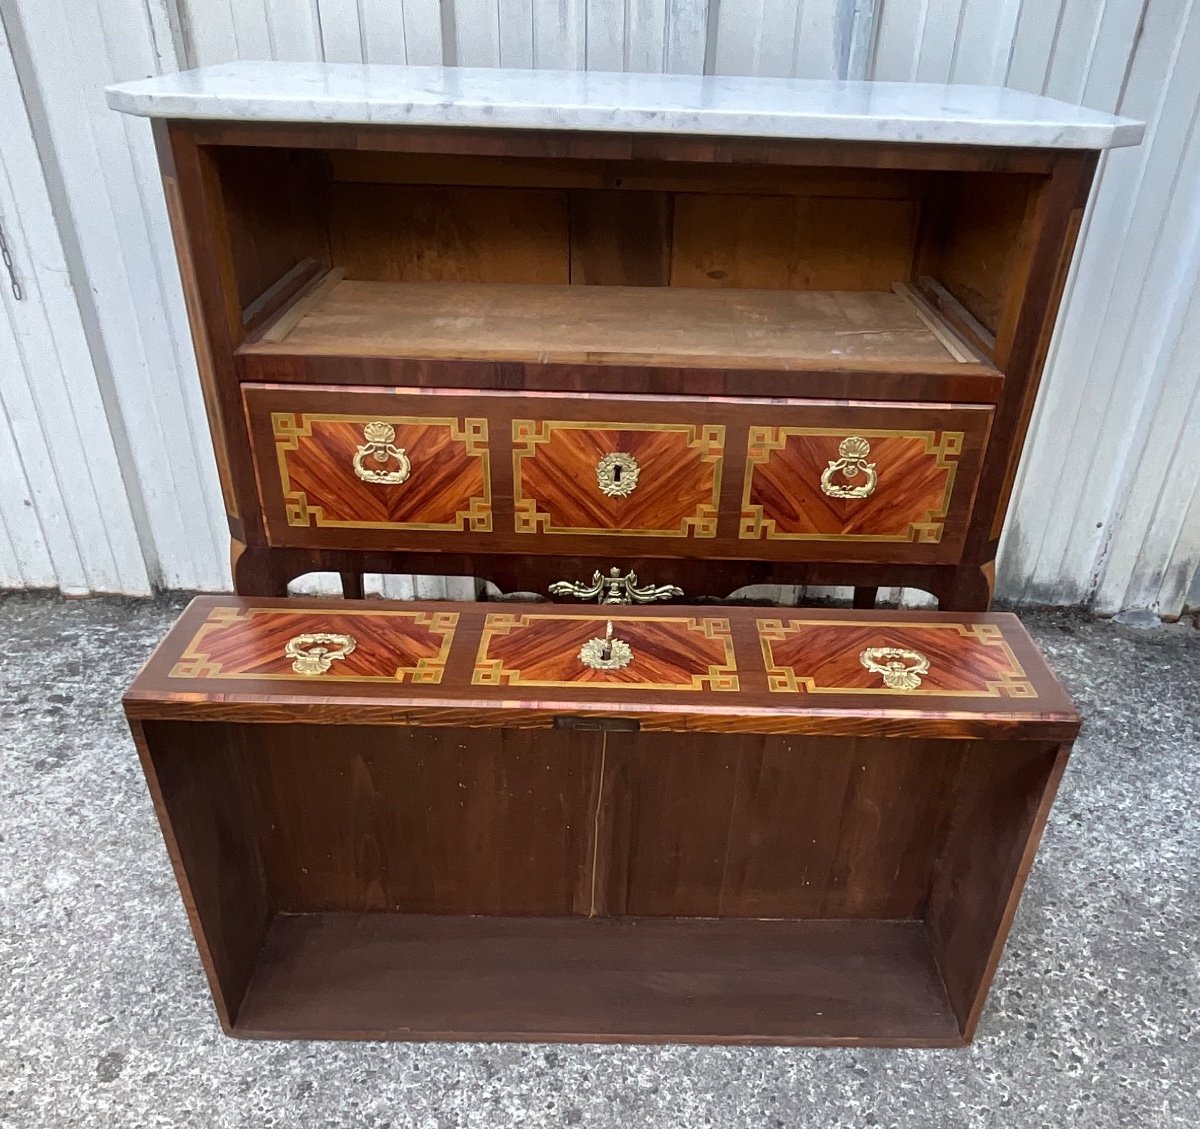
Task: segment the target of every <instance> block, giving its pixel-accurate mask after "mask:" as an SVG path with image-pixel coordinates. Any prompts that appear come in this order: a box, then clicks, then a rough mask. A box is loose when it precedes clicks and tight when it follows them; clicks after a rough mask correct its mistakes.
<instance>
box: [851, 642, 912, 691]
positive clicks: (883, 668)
mask: <svg viewBox="0 0 1200 1129" xmlns="http://www.w3.org/2000/svg"><path fill="white" fill-rule="evenodd" d="M858 661H859V662H860V663H862V665H863V666H865V667H866V668H867V670H869V671H871V673H872V674H882V675H883V684H884V685H885V686H887V687H888V688H889V689H891V690H915V689H916V688H917V687H918V686H920V685H921V675H923V674H928V673H929V660H928V659H927V658H926V657H925V656H924V655H923V654H921V652H920V651H905V650H901V649H900V648H899V647H868V648H867V649H866V650H865V651H863V653H862V654H861V655H859V656H858Z"/></svg>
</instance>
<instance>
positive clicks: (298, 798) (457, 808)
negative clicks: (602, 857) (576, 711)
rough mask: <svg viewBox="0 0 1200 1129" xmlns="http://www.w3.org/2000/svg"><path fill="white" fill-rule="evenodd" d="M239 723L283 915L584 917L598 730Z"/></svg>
mask: <svg viewBox="0 0 1200 1129" xmlns="http://www.w3.org/2000/svg"><path fill="white" fill-rule="evenodd" d="M236 728H238V730H239V733H238V740H239V743H240V747H241V750H242V755H243V757H244V761H245V771H246V774H247V776H248V778H249V779H250V780H251V781H252V782H253V790H254V792H255V794H256V796H257V814H256V827H255V832H256V836H257V838H258V841H259V843H260V845H261V850H262V855H263V860H264V866H265V869H266V874H267V880H268V882H269V884H270V887H271V891H272V899H273V901H274V904H275V905H276V907H277V908H278V909H279V910H280V911H282V912H289V913H312V912H320V911H327V910H347V911H371V912H392V913H459V914H479V913H491V914H586V913H588V912H589V910H590V908H591V884H592V873H593V863H592V847H593V841H594V840H593V835H592V831H591V823H592V819H593V817H594V813H595V809H596V798H597V793H598V788H599V782H600V738H601V735H600V734H599V733H595V732H591V733H588V732H575V731H569V730H563V731H558V732H555V731H545V730H543V731H536V730H506V729H500V730H488V729H421V728H395V729H379V728H372V727H367V726H354V725H350V726H345V727H339V728H337V729H336V730H335V729H329V728H326V727H324V726H304V725H288V726H284V727H282V728H278V727H275V726H240V727H236Z"/></svg>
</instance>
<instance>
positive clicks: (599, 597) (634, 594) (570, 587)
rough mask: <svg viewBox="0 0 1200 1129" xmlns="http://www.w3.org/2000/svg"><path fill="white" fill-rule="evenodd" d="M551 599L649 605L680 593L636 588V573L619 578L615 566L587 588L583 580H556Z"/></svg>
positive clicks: (597, 575)
mask: <svg viewBox="0 0 1200 1129" xmlns="http://www.w3.org/2000/svg"><path fill="white" fill-rule="evenodd" d="M550 595H551V596H574V597H575V598H576V599H578V600H595V601H596V602H597V603H600V604H652V603H654V601H655V600H669V599H671V597H672V596H682V595H683V589H682V588H678V587H676V586H675V585H674V584H639V583H638V578H637V573H636V572H633V571H630V572H627V573H626V574H625V575H624V576H622V575H621V571H620V569H618V568H617V567H616V566H614V567H612V568H610V569H609V570H608V575H607V576H604V575H603V574H602V573H601V572H600V570H599V569H597V570H596V571H595V573H593V574H592V582H591V583H590V584H587V583H585V582H584V581H582V580H556V581H555V582H554V583H553V584H551V585H550Z"/></svg>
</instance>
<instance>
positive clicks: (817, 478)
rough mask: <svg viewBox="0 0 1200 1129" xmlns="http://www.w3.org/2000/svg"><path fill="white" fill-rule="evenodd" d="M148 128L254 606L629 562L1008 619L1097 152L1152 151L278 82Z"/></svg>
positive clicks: (466, 79) (416, 85) (650, 95)
mask: <svg viewBox="0 0 1200 1129" xmlns="http://www.w3.org/2000/svg"><path fill="white" fill-rule="evenodd" d="M314 91H319V92H320V98H319V100H318V102H316V103H314V102H313V92H314ZM110 98H111V101H112V103H113V105H114V106H116V107H118V108H120V109H123V110H126V111H129V112H133V113H139V114H146V115H149V116H151V117H153V118H154V129H155V135H156V137H157V140H158V152H159V159H160V163H161V166H162V173H163V178H164V183H165V186H166V196H167V203H168V207H169V211H170V215H171V222H172V226H173V230H174V233H175V239H176V243H177V247H178V251H179V258H180V264H181V268H182V272H183V279H184V288H185V291H186V296H187V301H188V308H189V312H190V316H191V322H192V327H193V331H194V334H195V340H196V348H197V356H198V360H199V364H200V370H201V378H202V380H203V383H204V394H205V401H206V404H207V406H208V412H209V419H210V423H211V427H212V433H213V440H214V445H215V449H216V454H217V463H218V467H219V470H220V475H221V482H222V486H223V490H224V495H225V505H226V510H227V514H228V518H229V528H230V532H231V536H232V539H233V546H234V553H233V557H234V581H235V588H236V590H237V591H238V592H240V593H243V594H247V595H282V594H284V592H285V591H286V586H287V583H288V581H289V580H291V579H293V578H295V577H296V576H298V575H300V574H302V573H305V572H309V571H313V570H331V571H336V572H340V573H342V574H343V581H344V586H345V591H346V593H347V594H351V593H354V592H357V591H358V590H359V588H360V584H361V575H362V574H363V573H364V572H387V573H436V574H441V575H464V576H473V577H476V578H481V579H485V580H490V581H494V582H495V583H496V584H498V585H499V586H500V588H502V589H504V590H508V591H511V590H515V589H518V588H519V589H522V590H528V589H530V588H533V589H535V590H538V591H542V592H545V590H546V589H547V587H548V586H549V585H550V584H551V583H552V582H555V581H558V580H575V581H582V580H586V579H587V577H588V576H590V575H591V572H592V571H593V569H594V568H595V567H605V568H607V567H608V566H610V565H619V566H620V567H621V569H622V570H625V569H627V568H630V567H632V568H635V569H636V570H637V571H638V573H639V574H640V575H641V576H642V577H643V578H644V579H645V580H647V581H649V582H653V583H654V584H674V585H676V586H679V587H681V588H682V589H683V590H684V591H685V592H686V593H688V594H691V595H708V596H723V595H726V594H727V593H729V592H731V591H733V590H734V589H736V588H738V587H741V586H743V585H746V584H749V583H754V582H779V583H787V584H806V583H814V584H837V585H853V586H854V587H856V588H857V589H858V592H857V595H856V603H857V604H859V605H861V606H870V605H872V604H873V603H874V597H875V589H876V588H877V587H878V586H880V585H888V586H901V587H903V586H908V587H915V588H919V589H925V590H927V591H929V592H931V593H933V594H934V595H935V596H936V597H937V599H938V600H939V602H940V605H941V607H942V608H943V609H958V610H983V609H986V608H987V607H988V606H989V603H990V599H991V589H992V582H993V571H994V569H993V564H994V560H995V556H996V547H997V544H998V541H999V537H1000V533H1001V530H1002V527H1003V523H1004V517H1005V512H1006V510H1007V507H1008V503H1009V498H1010V495H1011V492H1012V488H1013V482H1014V477H1015V474H1016V469H1017V463H1018V460H1019V458H1020V454H1021V450H1022V446H1023V444H1024V440H1025V434H1026V429H1027V426H1028V423H1029V419H1030V414H1031V412H1032V409H1033V403H1034V396H1035V393H1036V391H1037V386H1038V381H1039V377H1040V374H1041V369H1042V366H1043V363H1044V361H1045V357H1046V350H1047V348H1048V345H1049V341H1050V333H1051V330H1052V327H1053V323H1054V317H1055V312H1056V310H1057V307H1058V302H1059V298H1060V295H1061V293H1062V289H1063V285H1064V282H1065V279H1066V275H1067V270H1068V267H1069V265H1070V261H1071V255H1072V250H1073V248H1074V245H1075V239H1076V236H1077V234H1078V231H1079V227H1080V222H1081V219H1082V216H1083V212H1084V207H1085V205H1086V203H1087V198H1088V191H1089V188H1090V186H1091V183H1092V176H1093V172H1094V170H1095V167H1096V160H1097V156H1098V150H1099V149H1101V148H1104V147H1107V146H1110V145H1119V144H1128V143H1130V142H1131V141H1136V139H1137V137H1138V136H1139V135H1140V126H1139V125H1138V124H1137V123H1133V122H1128V121H1125V120H1124V119H1119V118H1112V117H1109V116H1108V115H1104V114H1096V113H1092V112H1090V111H1086V110H1080V109H1078V108H1077V107H1073V106H1068V105H1065V104H1063V103H1059V102H1054V101H1052V100H1050V99H1045V98H1037V97H1034V96H1032V95H1021V94H1018V93H1017V92H1014V91H1001V90H992V89H988V88H971V87H967V88H944V87H925V86H920V85H912V86H907V87H906V86H903V85H902V84H878V85H875V84H869V83H867V84H853V83H851V84H821V83H797V82H791V81H784V80H746V79H717V78H708V79H701V78H696V77H694V76H663V75H616V76H614V75H587V76H585V77H582V78H580V77H579V76H570V75H566V76H555V75H552V74H545V75H539V74H537V73H536V72H504V71H491V72H488V71H471V70H456V69H455V68H448V69H445V70H441V69H438V68H419V69H415V70H412V71H409V70H408V69H407V68H404V67H350V66H330V65H326V66H316V65H311V66H307V65H294V64H258V63H255V64H237V65H231V66H227V67H215V68H209V69H206V70H202V71H198V72H190V73H188V74H184V75H178V76H168V77H164V78H160V79H153V80H149V81H148V82H145V83H131V84H128V85H126V86H124V87H117V88H114V89H113V90H112V91H110ZM918 111H919V112H918ZM571 122H575V123H576V124H575V125H574V126H570V125H566V126H564V123H571ZM447 123H450V124H447ZM506 123H518V124H519V126H520V128H515V127H513V126H512V125H510V124H506ZM539 123H544V124H539ZM551 124H553V128H551ZM913 138H917V139H918V140H913ZM614 473H615V474H617V476H618V480H617V481H614V480H613V479H612V477H611V476H612V475H613V474H614ZM622 475H623V476H624V477H620V476H622Z"/></svg>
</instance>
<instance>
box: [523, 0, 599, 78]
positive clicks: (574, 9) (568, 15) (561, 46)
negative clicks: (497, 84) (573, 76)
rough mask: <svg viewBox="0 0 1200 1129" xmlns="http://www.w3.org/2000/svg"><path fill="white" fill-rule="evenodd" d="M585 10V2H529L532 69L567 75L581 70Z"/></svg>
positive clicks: (585, 25)
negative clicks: (562, 72)
mask: <svg viewBox="0 0 1200 1129" xmlns="http://www.w3.org/2000/svg"><path fill="white" fill-rule="evenodd" d="M585 8H586V2H585V0H533V5H532V10H533V65H534V66H535V67H538V68H539V69H549V70H554V69H557V70H567V71H577V70H582V69H583V65H584V58H585V54H586V43H585V36H586V28H587V22H586V18H585V14H584V13H585ZM505 65H506V66H507V65H508V64H505Z"/></svg>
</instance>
